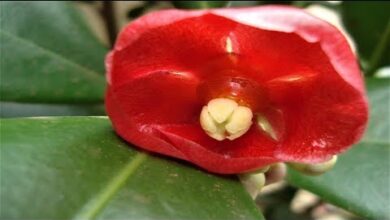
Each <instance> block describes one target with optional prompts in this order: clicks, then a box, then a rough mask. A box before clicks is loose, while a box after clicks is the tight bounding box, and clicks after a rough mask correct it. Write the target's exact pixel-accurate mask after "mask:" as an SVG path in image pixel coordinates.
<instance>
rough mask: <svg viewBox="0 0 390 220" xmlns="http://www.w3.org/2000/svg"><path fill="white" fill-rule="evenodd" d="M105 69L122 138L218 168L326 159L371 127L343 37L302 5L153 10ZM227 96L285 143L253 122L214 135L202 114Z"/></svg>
mask: <svg viewBox="0 0 390 220" xmlns="http://www.w3.org/2000/svg"><path fill="white" fill-rule="evenodd" d="M227 39H229V41H230V43H229V44H230V45H229V49H228V50H230V51H227V44H226V42H227ZM227 52H228V53H227ZM229 52H230V53H229ZM106 68H107V81H108V89H107V94H106V108H107V113H108V116H109V117H110V119H111V121H112V124H113V127H114V129H115V131H116V132H117V133H118V134H119V135H120V136H121V137H122V138H124V139H125V140H126V141H128V142H130V143H133V144H134V145H136V146H139V147H141V148H143V149H146V150H149V151H152V152H157V153H161V154H165V155H169V156H172V157H176V158H180V159H183V160H187V161H189V162H192V163H194V164H196V165H198V166H200V167H203V168H204V169H206V170H208V171H211V172H216V173H224V174H229V173H243V172H248V171H253V170H256V169H258V168H260V167H262V166H265V165H269V164H272V163H275V162H300V163H316V162H323V161H326V160H328V159H330V157H331V156H332V155H335V154H339V153H341V152H343V151H345V150H346V149H348V148H349V147H350V146H351V145H352V144H353V143H355V142H357V141H358V140H359V139H360V137H361V136H362V134H363V131H364V129H365V126H366V123H367V117H368V107H367V106H368V105H367V99H366V95H365V88H364V84H363V80H362V75H361V73H360V70H359V67H358V65H357V62H356V58H355V56H354V54H353V52H352V51H351V49H350V47H349V45H348V43H347V41H346V39H345V38H344V37H343V35H342V34H341V33H340V32H339V31H338V30H337V29H336V28H335V27H333V26H332V25H330V24H328V23H326V22H324V21H322V20H320V19H318V18H315V17H313V16H311V15H309V14H307V13H306V12H304V11H303V10H301V9H297V8H293V7H285V6H262V7H254V8H240V9H213V10H197V11H181V10H165V11H158V12H154V13H150V14H148V15H145V16H143V17H141V18H139V19H137V20H135V21H134V22H132V23H130V24H129V25H128V26H126V27H125V28H124V29H123V31H122V32H121V33H120V35H119V38H118V40H117V42H116V44H115V47H114V49H113V50H112V51H111V52H110V53H109V54H108V56H107V58H106ZM228 93H231V94H233V93H234V94H235V95H236V96H238V97H239V98H243V100H244V102H245V103H246V104H247V105H248V106H249V107H251V108H252V110H253V111H254V114H257V113H260V115H261V116H264V117H265V118H266V119H267V120H268V122H269V123H270V124H271V125H272V126H273V128H274V130H275V131H274V134H275V135H274V136H277V138H276V139H275V138H270V135H269V134H268V135H267V133H264V131H262V130H261V129H259V127H258V126H256V123H254V125H252V127H251V128H250V130H249V131H248V132H247V133H246V134H245V135H243V136H242V137H240V138H237V139H236V140H233V141H229V140H224V141H216V140H214V139H212V138H210V137H209V136H207V135H206V133H205V132H204V131H203V130H202V128H201V126H200V124H199V114H200V111H201V108H202V106H204V105H206V104H207V101H209V100H210V99H211V98H218V97H215V96H218V95H221V94H222V95H229V94H228ZM231 94H230V95H231Z"/></svg>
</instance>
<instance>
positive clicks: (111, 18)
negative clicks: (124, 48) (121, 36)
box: [101, 1, 117, 47]
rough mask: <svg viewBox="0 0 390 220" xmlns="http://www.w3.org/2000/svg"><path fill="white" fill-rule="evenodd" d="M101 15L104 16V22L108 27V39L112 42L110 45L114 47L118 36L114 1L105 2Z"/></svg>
mask: <svg viewBox="0 0 390 220" xmlns="http://www.w3.org/2000/svg"><path fill="white" fill-rule="evenodd" d="M101 14H102V16H103V20H104V23H105V25H106V30H107V34H108V38H109V40H110V45H111V47H112V46H113V45H114V43H115V39H116V35H117V26H116V20H115V8H114V5H113V2H112V1H103V8H102V11H101Z"/></svg>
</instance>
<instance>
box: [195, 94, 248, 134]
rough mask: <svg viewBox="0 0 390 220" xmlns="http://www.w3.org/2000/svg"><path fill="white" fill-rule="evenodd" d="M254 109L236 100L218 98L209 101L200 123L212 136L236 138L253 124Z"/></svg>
mask: <svg viewBox="0 0 390 220" xmlns="http://www.w3.org/2000/svg"><path fill="white" fill-rule="evenodd" d="M252 118H253V114H252V110H251V109H250V108H248V107H246V106H240V105H238V104H237V102H235V101H234V100H231V99H227V98H217V99H213V100H211V101H209V103H208V104H207V106H204V107H203V109H202V112H201V113H200V125H201V127H202V128H203V130H204V131H205V132H206V133H207V134H208V135H209V136H210V137H212V138H214V139H216V140H218V141H222V140H225V139H228V140H234V139H237V138H239V137H241V136H242V135H244V134H245V133H246V132H247V131H248V130H249V128H250V127H251V125H252Z"/></svg>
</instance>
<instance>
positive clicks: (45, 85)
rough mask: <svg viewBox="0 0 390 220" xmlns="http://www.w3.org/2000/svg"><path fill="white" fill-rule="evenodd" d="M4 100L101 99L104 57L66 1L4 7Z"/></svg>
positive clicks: (0, 44) (0, 32)
mask: <svg viewBox="0 0 390 220" xmlns="http://www.w3.org/2000/svg"><path fill="white" fill-rule="evenodd" d="M0 10H1V13H0V21H1V26H0V52H1V54H5V56H1V58H0V66H1V73H0V74H1V81H0V92H1V100H2V101H18V102H45V103H64V102H69V103H77V102H97V101H101V100H102V99H103V93H104V87H105V80H104V76H103V73H104V55H105V53H106V49H105V48H104V47H103V46H102V44H100V43H99V42H98V41H97V40H96V38H95V37H94V36H93V35H92V33H91V32H90V31H89V30H88V27H87V26H86V25H85V24H84V23H83V21H82V19H81V17H80V15H79V14H78V13H77V11H75V9H74V8H73V7H71V5H70V4H69V3H66V2H1V3H0Z"/></svg>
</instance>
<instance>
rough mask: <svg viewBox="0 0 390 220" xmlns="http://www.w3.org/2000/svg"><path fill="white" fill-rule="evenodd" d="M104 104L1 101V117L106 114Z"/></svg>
mask: <svg viewBox="0 0 390 220" xmlns="http://www.w3.org/2000/svg"><path fill="white" fill-rule="evenodd" d="M105 114H106V112H105V109H104V105H103V104H45V103H18V102H0V117H1V118H14V117H33V116H67V115H78V116H92V115H93V116H95V115H105Z"/></svg>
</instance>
